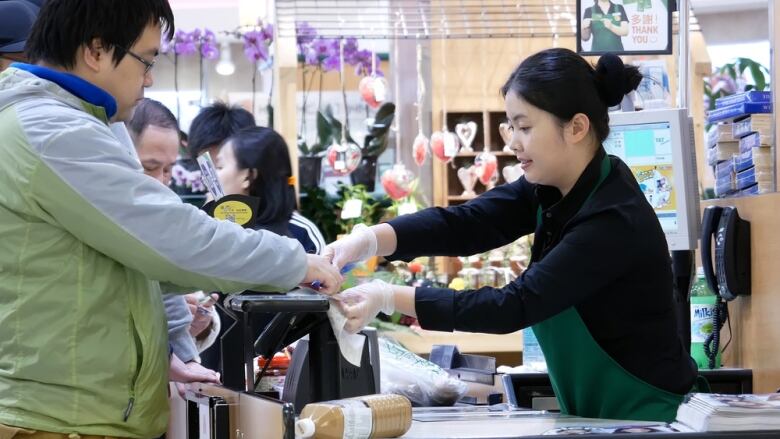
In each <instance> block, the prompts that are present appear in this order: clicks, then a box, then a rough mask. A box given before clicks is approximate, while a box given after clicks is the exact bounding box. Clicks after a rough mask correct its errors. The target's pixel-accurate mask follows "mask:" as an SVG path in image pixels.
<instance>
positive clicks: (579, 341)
mask: <svg viewBox="0 0 780 439" xmlns="http://www.w3.org/2000/svg"><path fill="white" fill-rule="evenodd" d="M611 170H612V164H611V163H610V160H609V156H605V157H604V160H603V161H602V162H601V175H600V177H599V181H598V183H597V184H596V187H595V188H594V189H593V192H591V193H590V195H589V196H588V198H587V199H586V200H585V203H587V202H588V200H590V197H592V196H593V194H594V193H595V192H596V189H598V187H599V186H601V184H602V183H603V182H604V179H606V178H607V175H609V173H610V171H611ZM541 220H542V208H541V206H540V207H539V209H538V211H537V224H540V223H541ZM531 328H532V329H533V331H534V334H535V335H536V338H537V339H538V340H539V345H540V347H541V348H542V352H543V353H544V359H545V361H546V362H547V369H548V371H549V375H550V381H551V382H552V387H553V390H555V395H556V397H557V399H558V404H559V405H560V407H561V413H564V414H570V415H576V416H582V417H587V418H608V419H626V420H636V421H660V422H671V421H673V420H674V419H675V416H676V414H677V407H678V406H679V405H680V404H681V403H682V401H683V395H677V394H674V393H671V392H668V391H665V390H662V389H659V388H657V387H655V386H652V385H650V384H648V383H646V382H644V381H642V380H641V379H639V378H637V377H635V376H634V375H632V374H631V373H629V372H628V371H626V370H625V369H623V367H621V366H620V365H619V364H618V363H617V362H616V361H615V360H614V359H613V358H611V357H610V356H609V355H608V354H607V353H606V352H604V350H603V349H602V348H601V346H599V345H598V343H596V341H595V340H594V339H593V336H591V334H590V332H589V331H588V328H587V327H586V326H585V323H584V322H583V321H582V318H581V317H580V315H579V313H578V312H577V310H576V309H575V308H574V307H571V308H568V309H566V310H565V311H563V312H561V313H559V314H557V315H555V316H553V317H551V318H549V319H547V320H545V321H543V322H540V323H537V324H535V325H533V326H532V327H531Z"/></svg>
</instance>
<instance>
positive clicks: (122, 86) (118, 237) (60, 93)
mask: <svg viewBox="0 0 780 439" xmlns="http://www.w3.org/2000/svg"><path fill="white" fill-rule="evenodd" d="M0 1H1V0H0ZM173 30H174V29H173V14H172V12H171V9H170V6H169V5H168V2H167V0H113V1H106V0H47V1H46V2H45V3H44V4H43V6H42V8H41V9H40V12H39V14H38V18H37V20H36V22H35V24H34V25H33V28H32V32H31V33H30V36H29V38H28V39H27V43H26V52H27V56H28V57H29V59H30V61H31V62H32V63H33V64H23V63H16V64H14V65H13V66H12V67H10V68H9V69H7V70H6V71H4V72H3V73H1V74H0V133H2V136H3V138H2V141H0V438H2V439H11V438H14V439H22V438H23V439H44V438H45V439H65V438H67V437H70V438H74V437H80V438H81V439H96V437H97V436H100V437H106V436H108V437H121V438H148V437H157V436H159V435H160V434H162V433H163V432H164V430H165V428H166V425H167V421H168V416H167V412H168V404H167V391H166V389H167V382H168V379H167V376H166V370H167V368H168V363H169V350H168V344H167V336H166V335H167V334H166V332H167V331H166V326H165V316H164V312H163V306H162V300H161V293H160V284H159V283H160V282H166V283H170V284H173V285H178V286H180V287H181V288H182V289H183V290H186V289H188V288H190V289H203V290H207V291H225V292H238V291H242V290H246V289H251V290H256V291H285V290H287V289H290V288H293V287H295V286H296V285H298V284H300V283H311V282H314V281H315V280H318V281H321V282H322V284H323V288H322V289H323V290H324V292H325V293H328V294H332V293H334V292H335V291H337V289H338V287H339V286H340V283H341V282H342V280H343V279H342V278H341V276H340V274H339V273H338V270H337V269H335V268H334V267H333V266H331V264H329V263H328V262H327V261H326V260H325V259H324V258H322V257H319V256H314V255H306V253H305V252H304V251H303V249H302V247H301V245H300V244H299V243H298V242H297V241H295V240H292V239H288V238H284V237H280V236H278V235H275V234H273V233H270V232H264V231H252V230H244V229H242V228H241V227H240V226H238V225H236V224H233V223H230V222H226V221H217V220H214V219H212V218H209V217H208V216H207V215H206V214H204V213H203V212H201V211H199V210H198V209H196V208H195V207H194V206H192V205H188V204H184V203H182V202H181V200H180V199H179V197H178V196H177V195H176V194H175V193H173V192H172V191H171V190H170V189H168V188H167V187H165V186H164V185H162V184H160V183H159V182H158V181H156V180H154V179H153V178H151V177H149V176H147V175H144V173H143V169H142V167H141V165H140V163H139V161H138V158H137V155H136V154H135V151H134V147H133V145H132V141H131V140H130V138H129V136H128V135H127V132H126V130H125V131H121V130H118V129H112V128H115V126H116V125H120V127H123V124H114V126H111V125H112V123H113V122H123V121H126V120H128V119H129V118H130V116H131V115H132V113H133V108H134V107H135V106H136V104H137V103H138V102H139V101H140V100H141V99H142V98H143V94H144V88H145V87H149V86H151V85H152V82H153V78H152V71H151V70H150V64H153V62H154V60H155V58H156V56H157V53H158V51H159V46H160V40H161V34H162V32H163V31H165V32H166V34H167V36H168V37H171V36H172V34H173Z"/></svg>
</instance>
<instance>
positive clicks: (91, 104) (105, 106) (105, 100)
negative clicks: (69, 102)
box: [11, 63, 117, 122]
mask: <svg viewBox="0 0 780 439" xmlns="http://www.w3.org/2000/svg"><path fill="white" fill-rule="evenodd" d="M11 67H14V68H17V69H19V70H24V71H26V72H29V73H31V74H33V75H35V76H37V77H39V78H41V79H45V80H47V81H51V82H53V83H55V84H57V85H59V86H60V87H62V88H63V89H65V90H66V91H68V92H69V93H71V94H73V95H74V96H76V97H78V98H79V99H81V100H82V101H84V102H85V103H86V104H88V107H87V108H86V110H87V111H88V112H89V113H91V114H92V115H94V116H96V117H99V118H100V119H103V120H104V121H106V122H108V120H110V119H111V118H112V117H114V115H115V114H116V111H117V107H116V99H114V97H113V96H111V95H110V94H108V92H106V91H105V90H103V89H101V88H100V87H98V86H96V85H94V84H92V83H91V82H88V81H86V80H84V79H82V78H80V77H78V76H76V75H73V74H70V73H64V72H60V71H58V70H54V69H50V68H47V67H43V66H38V65H33V64H25V63H13V64H11Z"/></svg>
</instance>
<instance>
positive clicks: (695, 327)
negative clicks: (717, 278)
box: [691, 267, 720, 369]
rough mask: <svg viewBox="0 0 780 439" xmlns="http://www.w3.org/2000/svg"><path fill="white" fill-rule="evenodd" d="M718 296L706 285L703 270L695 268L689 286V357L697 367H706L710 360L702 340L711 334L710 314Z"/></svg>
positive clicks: (717, 358)
mask: <svg viewBox="0 0 780 439" xmlns="http://www.w3.org/2000/svg"><path fill="white" fill-rule="evenodd" d="M717 302H718V298H717V297H716V296H715V294H714V293H713V292H712V290H711V289H710V287H709V285H707V280H706V279H705V278H704V270H703V269H702V268H701V267H698V269H697V270H696V283H694V284H693V287H692V288H691V357H693V359H694V360H695V361H696V365H697V366H698V367H699V369H708V368H709V364H710V360H709V359H708V358H707V356H706V355H705V354H704V340H705V339H706V338H707V336H709V335H710V334H712V328H713V324H712V314H713V312H714V311H715V306H716V305H717ZM719 367H720V351H719V352H718V355H717V357H716V358H715V368H716V369H717V368H719Z"/></svg>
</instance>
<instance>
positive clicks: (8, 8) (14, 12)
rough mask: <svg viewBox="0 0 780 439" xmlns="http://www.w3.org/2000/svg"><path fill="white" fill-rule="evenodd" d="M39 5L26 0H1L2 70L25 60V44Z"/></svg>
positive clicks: (0, 47)
mask: <svg viewBox="0 0 780 439" xmlns="http://www.w3.org/2000/svg"><path fill="white" fill-rule="evenodd" d="M36 15H38V6H36V5H35V4H34V3H30V2H28V1H25V0H0V72H2V71H3V70H5V69H7V68H8V66H10V65H11V63H15V62H24V61H27V58H26V57H25V56H24V44H25V42H26V41H27V35H29V34H30V29H31V28H32V26H33V23H35V16H36Z"/></svg>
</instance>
